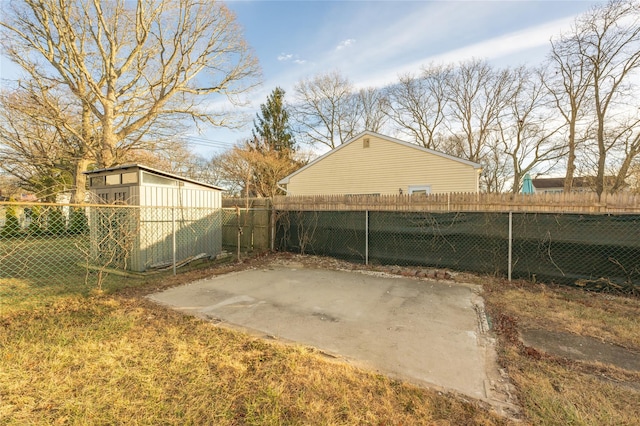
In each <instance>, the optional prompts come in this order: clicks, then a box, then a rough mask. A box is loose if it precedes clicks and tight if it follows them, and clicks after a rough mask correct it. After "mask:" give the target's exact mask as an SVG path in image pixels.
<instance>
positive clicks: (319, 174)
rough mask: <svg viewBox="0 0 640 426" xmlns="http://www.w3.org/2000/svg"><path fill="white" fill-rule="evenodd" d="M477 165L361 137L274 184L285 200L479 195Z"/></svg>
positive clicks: (394, 141)
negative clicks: (283, 192)
mask: <svg viewBox="0 0 640 426" xmlns="http://www.w3.org/2000/svg"><path fill="white" fill-rule="evenodd" d="M481 171H482V169H481V166H480V164H478V163H474V162H472V161H467V160H463V159H461V158H458V157H454V156H451V155H447V154H444V153H441V152H438V151H434V150H431V149H427V148H423V147H420V146H418V145H416V144H413V143H409V142H405V141H401V140H399V139H395V138H392V137H389V136H384V135H380V134H377V133H373V132H369V131H366V132H363V133H360V134H359V135H357V136H356V137H354V138H353V139H350V140H349V141H347V142H345V143H343V144H342V145H340V146H339V147H337V148H335V149H333V150H332V151H329V152H328V153H326V154H324V155H322V156H321V157H318V158H317V159H315V160H314V161H312V162H311V163H309V164H307V165H306V166H304V167H302V168H301V169H299V170H297V171H295V172H294V173H292V174H290V175H289V176H287V177H285V178H284V179H282V180H280V181H279V182H278V184H279V185H281V186H282V187H283V188H284V189H285V190H286V191H287V195H391V194H416V193H422V194H437V193H447V192H478V187H479V177H480V172H481Z"/></svg>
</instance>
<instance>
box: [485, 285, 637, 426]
mask: <svg viewBox="0 0 640 426" xmlns="http://www.w3.org/2000/svg"><path fill="white" fill-rule="evenodd" d="M484 289H485V292H484V298H485V303H486V304H487V307H488V308H489V311H490V313H491V316H492V317H493V318H494V321H495V322H496V324H495V325H496V330H497V332H498V333H499V358H500V362H501V363H502V365H503V366H504V367H505V368H506V369H507V371H508V373H509V376H510V378H511V380H512V382H513V384H514V385H515V387H516V388H517V389H518V397H519V402H520V405H521V406H522V409H523V414H524V415H525V418H526V419H527V420H529V421H530V422H531V423H533V424H544V425H568V424H571V425H638V424H640V420H639V419H640V372H637V371H635V372H634V371H627V370H623V369H621V368H617V367H615V366H613V365H609V364H603V363H598V362H580V361H572V360H568V359H566V358H562V357H554V356H551V355H548V354H544V353H540V352H538V351H536V350H533V349H532V348H527V347H525V346H524V345H522V343H521V342H520V341H519V339H518V332H519V330H522V329H525V328H537V329H540V328H542V329H545V330H552V331H563V332H570V333H573V334H576V335H581V336H588V337H593V338H596V339H598V340H600V341H604V342H608V343H612V344H615V345H618V346H620V347H623V348H627V349H629V350H631V351H633V352H635V353H638V354H640V299H638V298H632V297H620V296H611V295H606V294H601V293H589V292H585V291H583V290H580V289H575V288H569V287H557V286H546V285H541V284H537V285H536V284H528V283H523V282H519V283H515V284H509V283H507V282H505V281H497V280H486V281H485V286H484ZM639 356H640V355H639Z"/></svg>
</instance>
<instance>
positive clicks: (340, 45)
mask: <svg viewBox="0 0 640 426" xmlns="http://www.w3.org/2000/svg"><path fill="white" fill-rule="evenodd" d="M355 42H356V40H355V39H353V38H348V39H346V40H342V41H341V42H340V43H338V45H337V46H336V50H342V49H344V48H345V47H349V46H351V45H352V44H353V43H355Z"/></svg>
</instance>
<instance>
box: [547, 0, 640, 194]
mask: <svg viewBox="0 0 640 426" xmlns="http://www.w3.org/2000/svg"><path fill="white" fill-rule="evenodd" d="M552 58H553V60H554V62H555V64H556V66H557V67H558V70H559V71H560V72H562V77H563V79H562V82H563V83H564V86H565V90H564V93H562V92H561V93H562V95H563V96H564V99H565V104H566V100H567V99H568V100H569V101H572V103H570V106H571V107H570V108H566V107H565V111H569V113H570V115H569V117H570V118H571V119H573V117H574V115H575V114H576V113H575V110H576V109H577V108H579V107H580V106H581V105H580V104H578V103H577V101H580V100H583V99H585V96H586V99H587V100H588V102H589V104H588V105H587V106H583V107H584V108H586V110H585V114H589V116H588V118H589V123H588V125H589V126H590V130H591V134H589V135H588V138H589V140H590V141H593V143H594V145H595V148H596V149H595V152H596V158H597V163H596V165H595V170H596V179H595V183H596V185H595V190H596V193H597V194H598V197H601V196H602V193H603V192H604V191H605V190H606V189H607V188H606V187H607V186H609V188H608V189H609V191H615V190H619V189H620V188H621V187H622V186H623V182H624V179H625V178H626V174H627V173H628V171H629V166H630V165H631V164H632V162H633V161H634V158H635V157H636V156H638V154H640V146H638V142H639V141H638V138H637V132H638V129H637V127H638V123H639V122H640V116H639V115H638V114H639V111H638V106H639V103H638V100H637V93H636V92H637V89H638V84H637V78H636V77H637V76H638V75H639V71H640V4H639V3H638V2H637V1H635V0H612V1H610V2H609V3H607V4H606V5H598V6H595V7H594V8H593V9H591V10H590V11H589V12H587V13H585V14H583V15H581V16H579V17H578V18H577V19H576V22H575V25H574V28H573V30H572V32H571V33H570V34H569V35H567V36H564V37H563V38H561V40H560V41H559V42H558V43H557V44H556V45H554V50H553V54H552ZM574 82H576V84H573V83H574ZM578 89H579V90H578ZM634 89H635V90H634ZM581 93H585V94H586V95H583V94H581ZM578 95H580V96H578ZM574 96H575V97H576V100H575V101H573V100H572V98H573V97H574ZM574 103H575V105H574ZM565 119H566V115H565ZM569 123H570V125H571V123H572V121H569ZM572 132H573V133H572ZM572 134H573V135H575V131H573V129H571V130H570V143H572V142H573V141H572ZM570 155H571V154H570ZM571 160H572V158H571V157H570V158H569V165H568V167H567V169H568V170H567V181H568V182H566V183H565V186H566V187H567V188H566V189H567V190H568V189H570V185H571V183H570V179H571V178H572V176H571V174H570V173H571V172H572V171H573V170H572V168H573V165H572V164H571ZM612 162H613V163H617V165H618V166H619V167H617V171H616V172H614V175H615V179H614V181H615V183H614V184H613V185H607V184H606V181H607V180H606V179H605V178H606V174H607V170H611V168H612Z"/></svg>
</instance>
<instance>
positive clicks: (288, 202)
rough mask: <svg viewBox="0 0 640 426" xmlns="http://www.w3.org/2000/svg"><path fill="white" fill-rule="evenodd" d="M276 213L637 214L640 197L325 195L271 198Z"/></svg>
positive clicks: (631, 195)
mask: <svg viewBox="0 0 640 426" xmlns="http://www.w3.org/2000/svg"><path fill="white" fill-rule="evenodd" d="M272 205H273V207H274V209H275V210H283V211H287V210H291V211H293V210H295V211H364V210H371V211H426V212H509V211H512V212H540V213H585V214H606V213H616V214H621V213H635V214H637V213H640V195H639V194H632V193H619V194H603V195H602V199H601V200H598V197H597V195H596V194H595V193H569V194H565V193H553V194H551V193H546V194H481V193H450V194H429V195H378V196H376V195H328V196H279V197H274V198H273V200H272Z"/></svg>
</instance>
